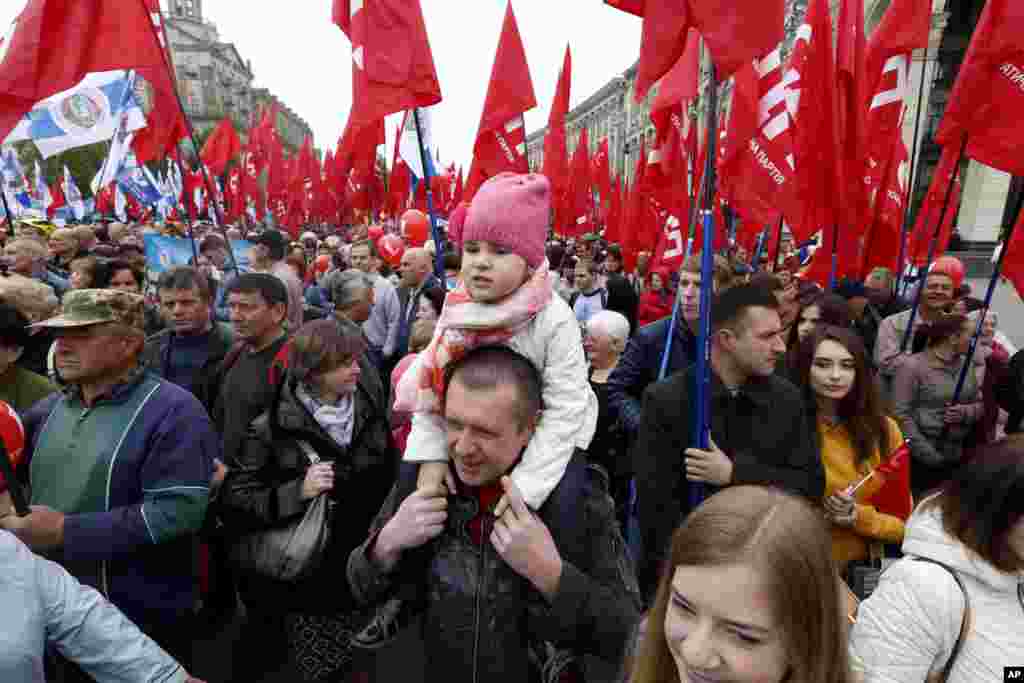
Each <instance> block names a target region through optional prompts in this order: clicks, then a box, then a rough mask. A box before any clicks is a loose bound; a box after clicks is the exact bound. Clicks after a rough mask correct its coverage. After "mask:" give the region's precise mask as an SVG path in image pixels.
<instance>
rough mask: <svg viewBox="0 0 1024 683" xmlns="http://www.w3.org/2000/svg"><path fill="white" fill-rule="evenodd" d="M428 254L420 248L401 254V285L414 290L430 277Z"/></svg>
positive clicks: (407, 250)
mask: <svg viewBox="0 0 1024 683" xmlns="http://www.w3.org/2000/svg"><path fill="white" fill-rule="evenodd" d="M430 265H431V264H430V252H428V251H427V250H426V249H423V248H421V247H415V248H413V249H406V250H405V253H404V254H402V266H401V272H402V284H403V285H405V286H406V287H408V288H409V289H416V288H418V287H419V286H420V285H422V284H423V281H424V280H426V279H427V278H428V277H430Z"/></svg>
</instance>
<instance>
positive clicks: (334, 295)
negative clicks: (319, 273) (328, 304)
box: [329, 269, 374, 325]
mask: <svg viewBox="0 0 1024 683" xmlns="http://www.w3.org/2000/svg"><path fill="white" fill-rule="evenodd" d="M329 283H330V288H331V299H332V300H333V301H334V310H335V311H337V312H338V313H341V314H342V315H344V316H345V317H346V318H348V319H349V320H351V321H352V322H354V323H357V324H359V325H362V324H363V323H365V322H366V321H367V320H369V319H370V315H372V313H373V299H374V291H373V280H371V279H370V276H369V275H367V274H366V273H364V272H362V271H360V270H355V269H350V270H346V271H344V272H341V273H336V274H334V275H333V276H331V278H330V280H329Z"/></svg>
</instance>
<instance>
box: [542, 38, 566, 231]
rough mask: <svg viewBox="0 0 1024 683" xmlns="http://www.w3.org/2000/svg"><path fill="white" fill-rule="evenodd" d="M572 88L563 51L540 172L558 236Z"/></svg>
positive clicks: (562, 219)
mask: <svg viewBox="0 0 1024 683" xmlns="http://www.w3.org/2000/svg"><path fill="white" fill-rule="evenodd" d="M571 87H572V54H571V53H570V52H569V46H568V45H566V47H565V59H564V60H563V62H562V71H561V73H560V75H559V76H558V86H557V87H556V88H555V98H554V100H553V101H552V103H551V113H550V114H549V115H548V132H547V135H546V136H545V138H544V170H543V173H544V175H545V176H547V178H548V181H550V183H551V200H552V201H551V204H552V207H553V208H554V210H555V221H556V222H555V229H556V230H557V231H558V232H561V231H562V230H564V229H565V228H566V226H565V224H564V222H565V221H566V220H568V219H567V218H566V215H565V196H566V194H567V193H568V191H569V157H568V151H567V147H566V143H565V117H566V115H567V114H568V113H569V90H570V88H571Z"/></svg>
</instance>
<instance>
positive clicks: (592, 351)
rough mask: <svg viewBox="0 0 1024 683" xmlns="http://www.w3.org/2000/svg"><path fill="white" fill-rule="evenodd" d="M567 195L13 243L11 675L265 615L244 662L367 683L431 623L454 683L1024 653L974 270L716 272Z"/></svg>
mask: <svg viewBox="0 0 1024 683" xmlns="http://www.w3.org/2000/svg"><path fill="white" fill-rule="evenodd" d="M550 215H551V190H550V186H549V184H548V181H547V180H546V179H545V178H544V177H543V176H538V175H515V174H502V175H499V176H497V177H495V178H492V179H491V180H489V181H487V182H486V183H484V184H483V185H482V187H481V188H480V189H479V191H478V192H477V193H476V195H475V196H474V198H473V200H472V202H470V203H468V204H466V205H463V206H461V207H459V208H458V209H457V210H456V211H455V212H454V213H453V214H452V216H451V221H450V223H449V224H448V226H447V236H448V240H446V242H445V243H440V244H438V243H435V242H434V241H433V240H429V241H426V242H424V243H422V244H418V243H415V242H411V243H408V244H406V243H403V241H402V240H401V238H400V235H397V234H396V228H395V226H394V225H391V224H390V223H388V222H385V224H379V225H372V226H365V225H356V226H342V227H335V226H324V225H319V226H310V230H309V231H308V232H304V233H302V234H301V235H299V237H298V239H293V238H292V236H290V235H286V234H285V233H283V232H281V231H278V230H275V229H273V228H265V227H262V226H249V227H246V228H231V229H229V230H226V231H220V230H219V229H215V228H213V227H212V226H207V225H201V224H200V225H195V226H192V227H191V228H189V229H188V231H187V233H186V231H184V229H183V228H181V227H180V226H179V227H175V226H152V225H124V224H118V223H110V224H103V225H79V226H77V227H73V228H60V229H55V228H54V226H52V225H50V224H47V223H45V222H41V221H32V220H29V221H22V222H18V223H17V224H16V225H14V226H13V230H12V231H11V232H10V233H9V234H8V235H7V236H5V237H4V246H3V262H2V272H0V378H2V379H0V400H2V401H3V402H4V403H0V437H2V439H3V442H4V446H5V447H6V451H7V454H8V456H9V459H10V460H11V462H12V465H13V467H12V468H11V470H10V472H11V474H13V477H14V479H11V478H10V477H9V476H5V477H3V478H0V488H2V489H3V490H4V491H5V493H3V494H2V495H0V565H2V566H3V567H4V568H5V569H6V571H4V572H2V573H0V606H3V607H4V612H5V614H6V615H7V616H6V617H5V618H4V619H5V620H6V623H7V624H8V625H9V626H8V627H7V628H5V629H3V632H2V633H0V679H2V680H4V681H12V682H16V683H22V682H23V681H24V682H32V683H37V682H41V681H59V682H67V683H75V682H78V681H88V680H93V679H94V680H97V681H187V680H197V679H193V678H190V673H191V674H194V675H200V676H206V675H207V674H205V673H204V672H205V671H206V670H208V669H209V668H210V667H209V666H208V663H206V662H203V661H198V660H197V658H196V657H195V650H196V648H195V646H196V643H197V642H198V641H200V640H203V639H207V638H212V637H213V636H214V634H215V633H216V632H217V630H218V629H219V628H222V627H223V626H224V624H225V623H227V622H229V621H231V620H232V619H234V618H236V617H237V615H238V614H239V613H240V611H244V624H243V626H242V632H241V634H240V637H239V640H238V642H237V643H236V645H235V647H234V649H233V650H234V651H233V652H232V653H230V659H231V666H230V667H229V668H230V671H231V676H232V679H231V680H233V681H254V680H287V681H303V680H305V681H363V680H369V679H370V677H371V673H372V671H373V668H374V659H375V657H376V656H378V654H379V653H383V652H386V648H387V647H388V646H389V645H391V644H393V643H394V642H395V641H396V639H397V638H399V637H400V635H401V634H402V633H404V632H405V631H406V630H407V629H411V628H418V629H419V633H420V635H421V637H422V639H423V643H424V652H425V661H424V665H423V667H424V677H425V680H430V681H434V680H442V679H443V680H453V681H477V680H482V679H486V680H494V681H505V680H507V681H517V682H518V681H545V682H547V681H551V682H554V681H576V680H594V678H593V672H594V668H593V667H592V666H590V665H589V664H588V662H591V661H595V660H603V662H604V663H605V666H606V667H607V668H608V669H609V670H613V671H617V672H619V676H620V677H621V678H620V679H619V680H628V681H631V682H633V683H662V682H666V681H736V682H743V681H750V682H753V681H773V682H781V681H788V682H790V683H820V682H829V683H845V682H846V681H854V680H862V681H878V682H882V681H885V682H889V681H893V682H895V681H901V682H902V681H924V680H926V679H928V680H931V679H930V678H928V677H929V676H944V677H945V678H943V680H948V681H951V682H955V683H960V682H964V683H966V682H971V683H974V682H976V681H989V680H1001V677H1000V675H1001V674H1002V671H1003V667H1005V666H1013V665H1021V664H1024V437H1022V436H1020V435H1019V432H1020V431H1021V429H1022V424H1021V423H1022V417H1024V356H1022V355H1021V353H1020V352H1018V351H1017V349H1016V348H1015V347H1014V346H1013V344H1012V343H1011V342H1010V340H1009V339H1008V338H1007V337H1006V336H1005V335H1004V334H1002V333H1001V332H1000V331H999V329H998V318H997V317H996V315H995V313H994V312H991V311H990V312H988V313H987V316H986V318H985V319H984V320H983V321H982V334H981V337H980V343H979V344H978V347H977V349H976V351H975V353H974V356H973V358H971V359H970V361H969V363H970V365H969V367H968V369H967V373H966V378H967V380H966V382H964V383H963V386H962V388H961V390H960V391H959V393H957V391H956V387H957V384H958V378H959V376H960V374H961V369H962V368H963V366H964V363H965V362H967V361H966V359H965V354H966V352H967V350H968V347H969V344H970V340H971V337H972V335H973V332H974V330H975V328H976V326H977V324H978V316H979V315H982V314H983V305H982V302H980V301H979V300H977V299H976V298H974V297H972V296H971V292H970V289H969V286H968V285H967V283H966V282H965V273H964V267H963V264H962V263H961V262H960V261H958V260H957V259H956V258H955V257H952V256H943V257H942V258H939V259H937V260H936V261H935V262H934V263H933V264H932V265H931V267H930V268H929V269H928V270H927V271H926V272H923V273H921V274H920V276H919V277H918V278H917V280H916V281H915V282H913V283H912V285H911V287H909V288H907V289H906V290H905V291H903V288H899V290H898V289H897V287H896V283H895V282H894V277H893V274H892V273H891V272H888V271H886V270H884V269H878V270H876V271H874V272H872V273H870V274H869V275H868V277H867V278H865V279H864V280H863V281H856V280H852V279H845V280H843V281H842V282H840V283H838V285H837V286H836V287H835V288H834V291H830V292H827V291H824V290H822V289H821V288H820V287H819V286H817V285H815V284H814V283H812V282H810V281H808V280H806V279H804V278H803V277H802V276H801V272H800V264H799V259H798V258H796V257H795V254H794V251H793V245H792V241H791V240H790V239H783V240H781V243H780V244H779V247H778V248H779V251H780V253H779V254H777V255H773V257H772V258H765V259H764V260H761V261H759V262H756V263H751V262H749V261H748V255H747V254H745V253H743V251H742V250H738V249H728V250H726V251H725V252H724V253H722V254H716V255H715V257H714V266H713V276H712V280H713V281H712V282H711V283H704V282H702V274H701V258H700V255H699V254H696V255H691V256H688V257H687V258H686V259H684V260H683V261H682V264H681V265H680V266H679V267H678V268H668V267H666V266H665V264H663V263H655V262H653V261H652V256H651V255H650V254H646V253H641V254H639V255H636V256H635V258H634V256H633V255H629V254H624V252H623V250H622V248H621V247H620V245H617V244H608V243H605V242H604V241H603V240H602V238H601V236H600V235H597V234H590V235H586V236H584V237H581V238H578V239H574V240H565V239H560V238H557V237H555V236H553V234H552V233H551V229H550V228H551V226H550ZM151 233H153V234H179V235H182V236H184V235H185V234H189V235H190V236H191V237H192V238H193V242H192V244H193V255H192V257H191V259H190V262H189V264H187V265H184V264H183V265H176V266H173V267H165V266H166V264H157V263H154V262H152V261H150V262H147V260H146V250H145V248H144V240H145V236H146V235H147V234H151ZM241 239H245V240H247V241H248V244H249V245H250V246H249V252H248V254H247V257H248V258H247V259H246V265H245V266H244V267H241V266H239V265H237V264H236V258H237V257H236V256H235V255H234V254H233V252H232V251H231V248H230V247H229V244H231V243H232V242H233V241H234V240H241ZM439 251H440V253H438V252H439ZM633 261H635V263H634V262H633ZM775 264H778V266H777V267H776V266H775ZM702 286H708V287H710V288H711V289H712V291H713V302H712V306H711V311H710V330H711V333H710V338H709V346H710V352H709V362H710V368H711V370H710V384H709V385H708V386H707V391H708V392H709V394H708V396H709V398H708V404H709V415H710V423H709V426H710V439H709V441H708V444H707V446H704V447H699V446H700V444H699V443H698V442H697V441H696V439H695V433H696V432H697V431H698V430H697V429H695V426H696V425H695V424H694V420H695V414H696V411H695V407H696V404H697V401H698V396H699V394H700V387H699V385H700V384H701V378H700V377H698V376H697V370H696V365H695V363H696V360H697V356H698V354H700V353H702V351H703V350H702V349H701V348H700V347H699V343H698V332H699V329H698V327H699V321H700V314H701V310H700V299H701V296H700V295H701V288H702ZM918 289H919V290H920V295H919V300H920V305H919V306H916V307H915V306H913V305H912V304H913V302H914V301H915V299H917V298H918V294H917V291H916V290H918ZM954 399H955V401H954ZM0 472H2V470H0ZM21 496H24V497H25V498H27V501H28V503H29V504H30V506H31V507H30V509H29V511H28V514H24V512H25V511H24V510H20V511H19V510H18V509H17V506H16V505H15V503H16V502H17V500H18V498H19V497H21ZM9 636H13V637H9ZM275 676H276V677H278V678H276V679H275V678H274V677H275ZM211 680H212V679H211Z"/></svg>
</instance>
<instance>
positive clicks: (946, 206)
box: [900, 135, 967, 353]
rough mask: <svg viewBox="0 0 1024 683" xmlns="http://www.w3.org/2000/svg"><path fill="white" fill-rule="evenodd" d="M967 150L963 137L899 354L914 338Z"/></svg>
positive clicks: (920, 274)
mask: <svg viewBox="0 0 1024 683" xmlns="http://www.w3.org/2000/svg"><path fill="white" fill-rule="evenodd" d="M966 150H967V136H966V135H964V137H963V140H962V141H961V143H960V151H959V153H958V154H957V157H956V163H954V165H953V173H952V175H950V177H949V185H948V186H947V187H946V196H945V198H944V199H943V200H942V211H940V212H939V220H938V221H937V222H936V223H935V229H934V230H932V239H931V242H929V243H928V256H927V258H926V259H925V263H924V267H922V268H920V269H919V270H918V277H917V279H918V286H917V294H916V295H915V296H914V305H913V306H912V307H911V309H910V320H908V321H907V329H905V330H904V331H903V341H902V342H901V343H900V352H901V353H904V352H906V350H907V349H908V348H910V340H911V339H912V338H913V336H914V320H915V319H916V318H917V310H918V309H919V308H920V307H921V293H922V292H924V279H925V278H926V277H927V276H928V275H927V274H928V270H929V269H930V268H931V267H932V259H934V258H935V248H936V247H937V246H938V244H939V235H940V234H941V233H942V224H943V223H945V222H946V210H947V209H949V200H950V199H951V198H952V196H953V185H954V184H955V183H956V179H957V176H958V175H959V174H960V163H961V162H962V161H963V159H964V152H965V151H966Z"/></svg>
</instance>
